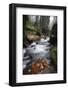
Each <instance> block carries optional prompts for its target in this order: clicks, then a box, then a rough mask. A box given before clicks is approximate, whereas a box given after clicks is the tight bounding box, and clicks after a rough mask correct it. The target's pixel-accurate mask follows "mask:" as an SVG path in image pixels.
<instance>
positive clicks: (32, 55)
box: [23, 38, 51, 69]
mask: <svg viewBox="0 0 68 90" xmlns="http://www.w3.org/2000/svg"><path fill="white" fill-rule="evenodd" d="M50 48H51V45H50V43H49V38H46V39H41V40H40V41H36V42H33V43H31V45H29V46H28V47H27V48H24V50H23V69H25V68H27V67H28V66H30V65H31V64H32V63H34V62H36V60H37V59H38V58H44V59H47V62H48V64H50V61H51V60H50Z"/></svg>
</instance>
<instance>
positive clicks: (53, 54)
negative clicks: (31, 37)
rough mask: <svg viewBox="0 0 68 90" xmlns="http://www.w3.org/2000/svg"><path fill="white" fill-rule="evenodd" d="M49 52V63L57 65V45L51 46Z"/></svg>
mask: <svg viewBox="0 0 68 90" xmlns="http://www.w3.org/2000/svg"><path fill="white" fill-rule="evenodd" d="M50 52H51V63H52V64H53V65H54V66H57V47H54V48H52V49H51V50H50Z"/></svg>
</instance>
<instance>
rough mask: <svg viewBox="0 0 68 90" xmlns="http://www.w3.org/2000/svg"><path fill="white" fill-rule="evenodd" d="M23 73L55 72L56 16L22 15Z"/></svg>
mask: <svg viewBox="0 0 68 90" xmlns="http://www.w3.org/2000/svg"><path fill="white" fill-rule="evenodd" d="M23 56H24V58H23V74H25V75H28V74H46V73H57V17H56V16H40V15H23Z"/></svg>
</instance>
